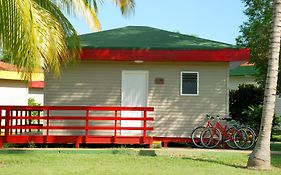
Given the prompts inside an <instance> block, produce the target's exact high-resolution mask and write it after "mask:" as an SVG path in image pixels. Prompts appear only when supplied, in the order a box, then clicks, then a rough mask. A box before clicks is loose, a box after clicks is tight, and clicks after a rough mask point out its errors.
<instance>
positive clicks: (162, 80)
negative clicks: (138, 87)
mask: <svg viewBox="0 0 281 175" xmlns="http://www.w3.org/2000/svg"><path fill="white" fill-rule="evenodd" d="M154 83H155V84H164V78H155V81H154Z"/></svg>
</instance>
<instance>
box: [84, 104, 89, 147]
mask: <svg viewBox="0 0 281 175" xmlns="http://www.w3.org/2000/svg"><path fill="white" fill-rule="evenodd" d="M88 137H89V110H88V109H87V110H86V127H85V142H87V140H88Z"/></svg>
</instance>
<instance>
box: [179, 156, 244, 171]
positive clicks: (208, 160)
mask: <svg viewBox="0 0 281 175" xmlns="http://www.w3.org/2000/svg"><path fill="white" fill-rule="evenodd" d="M182 159H185V160H192V161H197V162H206V163H213V164H220V165H225V166H229V167H233V168H240V169H245V168H246V166H242V165H235V164H231V163H227V162H223V161H219V160H212V159H202V158H190V157H184V158H182Z"/></svg>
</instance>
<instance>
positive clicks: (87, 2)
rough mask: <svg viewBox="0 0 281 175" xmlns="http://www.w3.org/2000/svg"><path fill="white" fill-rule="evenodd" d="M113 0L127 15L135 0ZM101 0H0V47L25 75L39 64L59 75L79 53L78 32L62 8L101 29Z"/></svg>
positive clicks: (95, 28)
mask: <svg viewBox="0 0 281 175" xmlns="http://www.w3.org/2000/svg"><path fill="white" fill-rule="evenodd" d="M112 2H114V3H116V5H117V6H118V7H119V8H120V10H121V12H122V14H124V15H125V14H127V13H128V12H130V10H132V9H133V8H134V0H113V1H112ZM98 3H103V0H0V43H1V45H2V46H0V47H2V48H3V50H5V51H7V52H9V54H10V55H11V56H12V58H13V64H15V65H16V66H17V67H18V68H19V70H21V71H23V72H24V74H23V76H24V77H25V78H30V75H31V74H30V73H32V72H37V71H38V70H39V69H40V68H43V69H45V70H47V71H52V72H53V73H54V74H55V75H59V74H60V68H61V66H62V65H65V64H66V63H67V62H69V61H70V60H75V59H77V58H79V55H80V43H79V38H78V36H77V33H76V31H75V29H74V28H73V26H72V25H71V24H70V22H69V21H68V20H67V19H66V17H65V16H64V15H63V13H62V11H61V9H63V10H65V11H66V12H67V13H68V14H74V15H80V16H82V17H84V18H85V19H86V21H87V23H88V25H89V26H90V27H91V29H92V30H99V29H100V23H99V21H98V18H97V10H98Z"/></svg>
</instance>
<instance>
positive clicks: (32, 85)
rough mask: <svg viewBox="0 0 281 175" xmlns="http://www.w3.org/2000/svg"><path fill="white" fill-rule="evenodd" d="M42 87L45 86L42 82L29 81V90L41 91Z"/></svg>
mask: <svg viewBox="0 0 281 175" xmlns="http://www.w3.org/2000/svg"><path fill="white" fill-rule="evenodd" d="M44 86H45V83H44V81H31V82H29V87H30V88H38V89H43V88H44Z"/></svg>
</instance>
